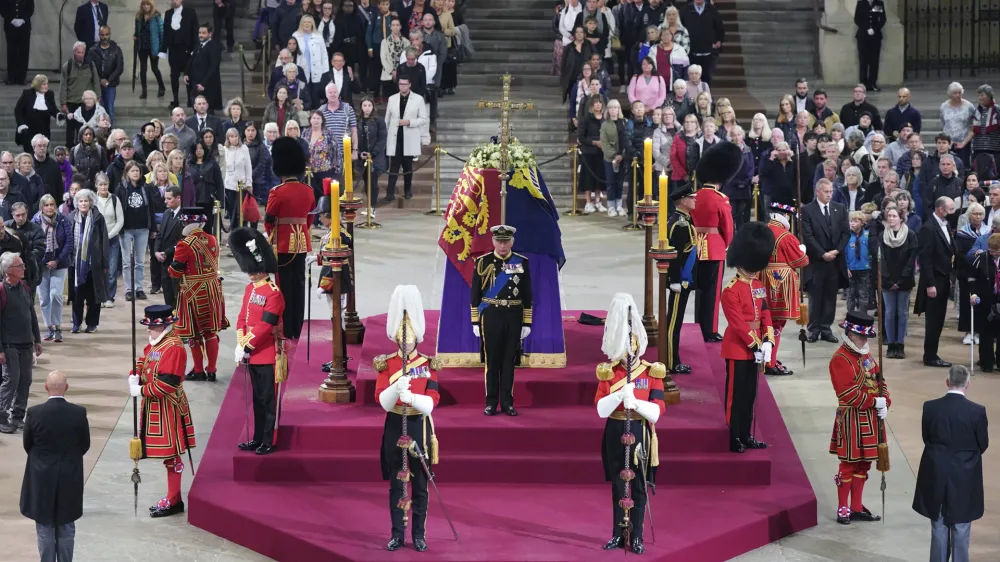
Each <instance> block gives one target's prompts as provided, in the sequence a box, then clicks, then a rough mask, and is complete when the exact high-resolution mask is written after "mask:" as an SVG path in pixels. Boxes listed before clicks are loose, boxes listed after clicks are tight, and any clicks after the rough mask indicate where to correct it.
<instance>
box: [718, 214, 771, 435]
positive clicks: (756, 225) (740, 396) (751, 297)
mask: <svg viewBox="0 0 1000 562" xmlns="http://www.w3.org/2000/svg"><path fill="white" fill-rule="evenodd" d="M773 249H774V235H773V234H771V229H769V228H768V227H767V225H765V224H764V223H762V222H749V223H747V224H745V225H743V227H742V228H740V230H739V232H737V233H736V236H735V237H734V238H733V243H732V245H730V246H729V255H728V258H727V261H728V263H729V266H730V267H735V268H736V277H734V278H732V279H731V280H730V281H729V283H728V284H727V285H726V288H725V289H723V291H722V312H723V313H724V314H725V315H726V322H728V324H729V325H728V326H726V334H725V337H724V338H723V340H722V357H724V358H725V360H726V394H725V407H726V422H727V423H728V424H729V450H730V451H732V452H734V453H742V452H744V451H745V450H746V449H764V448H766V447H767V443H764V442H763V441H757V439H755V438H754V436H753V435H751V434H750V427H751V424H752V423H753V414H754V409H753V405H754V401H756V399H757V377H758V375H759V374H760V371H761V370H763V368H764V364H765V363H767V361H769V360H770V359H771V352H772V348H773V345H774V328H773V326H772V324H771V311H770V310H768V308H767V298H766V297H767V295H766V293H767V291H766V289H765V287H764V283H763V282H762V281H761V279H760V277H761V273H760V272H761V271H762V270H763V269H764V268H765V267H767V263H768V260H769V258H770V257H771V251H772V250H773Z"/></svg>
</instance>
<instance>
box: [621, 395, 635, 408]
mask: <svg viewBox="0 0 1000 562" xmlns="http://www.w3.org/2000/svg"><path fill="white" fill-rule="evenodd" d="M622 406H624V408H625V409H626V410H635V409H636V408H638V407H639V405H638V404H637V401H636V398H635V396H632V395H631V394H626V395H625V399H624V400H622Z"/></svg>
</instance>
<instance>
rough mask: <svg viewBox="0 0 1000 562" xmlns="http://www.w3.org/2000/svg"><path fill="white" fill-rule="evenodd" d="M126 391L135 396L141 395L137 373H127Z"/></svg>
mask: <svg viewBox="0 0 1000 562" xmlns="http://www.w3.org/2000/svg"><path fill="white" fill-rule="evenodd" d="M128 393H129V394H130V395H132V396H133V397H136V398H138V397H140V396H142V387H140V386H139V375H129V377H128Z"/></svg>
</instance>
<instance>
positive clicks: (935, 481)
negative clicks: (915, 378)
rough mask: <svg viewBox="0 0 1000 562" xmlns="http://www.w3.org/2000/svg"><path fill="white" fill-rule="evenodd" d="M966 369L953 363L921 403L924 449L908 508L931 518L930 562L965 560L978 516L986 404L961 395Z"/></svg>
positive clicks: (987, 438)
mask: <svg viewBox="0 0 1000 562" xmlns="http://www.w3.org/2000/svg"><path fill="white" fill-rule="evenodd" d="M969 380H970V376H969V370H968V369H966V368H965V367H963V366H961V365H955V366H954V367H952V368H951V369H950V370H949V371H948V378H947V379H945V383H946V384H947V385H948V393H947V394H945V395H944V396H943V397H941V398H937V399H935V400H928V401H927V402H924V413H923V417H922V419H921V422H920V427H921V433H922V434H923V437H924V453H923V455H921V456H920V469H919V470H918V471H917V489H916V492H915V493H914V494H913V511H916V512H917V513H919V514H920V515H923V516H924V517H926V518H928V519H930V520H931V556H930V560H931V562H936V561H941V562H946V561H947V560H948V559H949V555H950V557H951V558H950V559H951V560H952V562H968V561H969V532H970V531H971V527H972V522H973V521H975V520H976V519H979V518H981V517H982V516H983V509H984V506H983V453H985V452H986V448H987V447H988V446H989V444H990V436H989V432H988V431H987V421H986V408H984V407H983V406H981V405H979V404H976V403H975V402H973V401H972V400H969V399H968V398H966V397H965V392H966V390H968V388H969Z"/></svg>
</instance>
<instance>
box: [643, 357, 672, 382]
mask: <svg viewBox="0 0 1000 562" xmlns="http://www.w3.org/2000/svg"><path fill="white" fill-rule="evenodd" d="M642 363H643V365H646V366H647V367H649V376H651V377H653V378H654V379H662V378H666V376H667V366H666V365H664V364H663V363H659V362H655V363H648V362H646V361H643V362H642Z"/></svg>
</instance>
